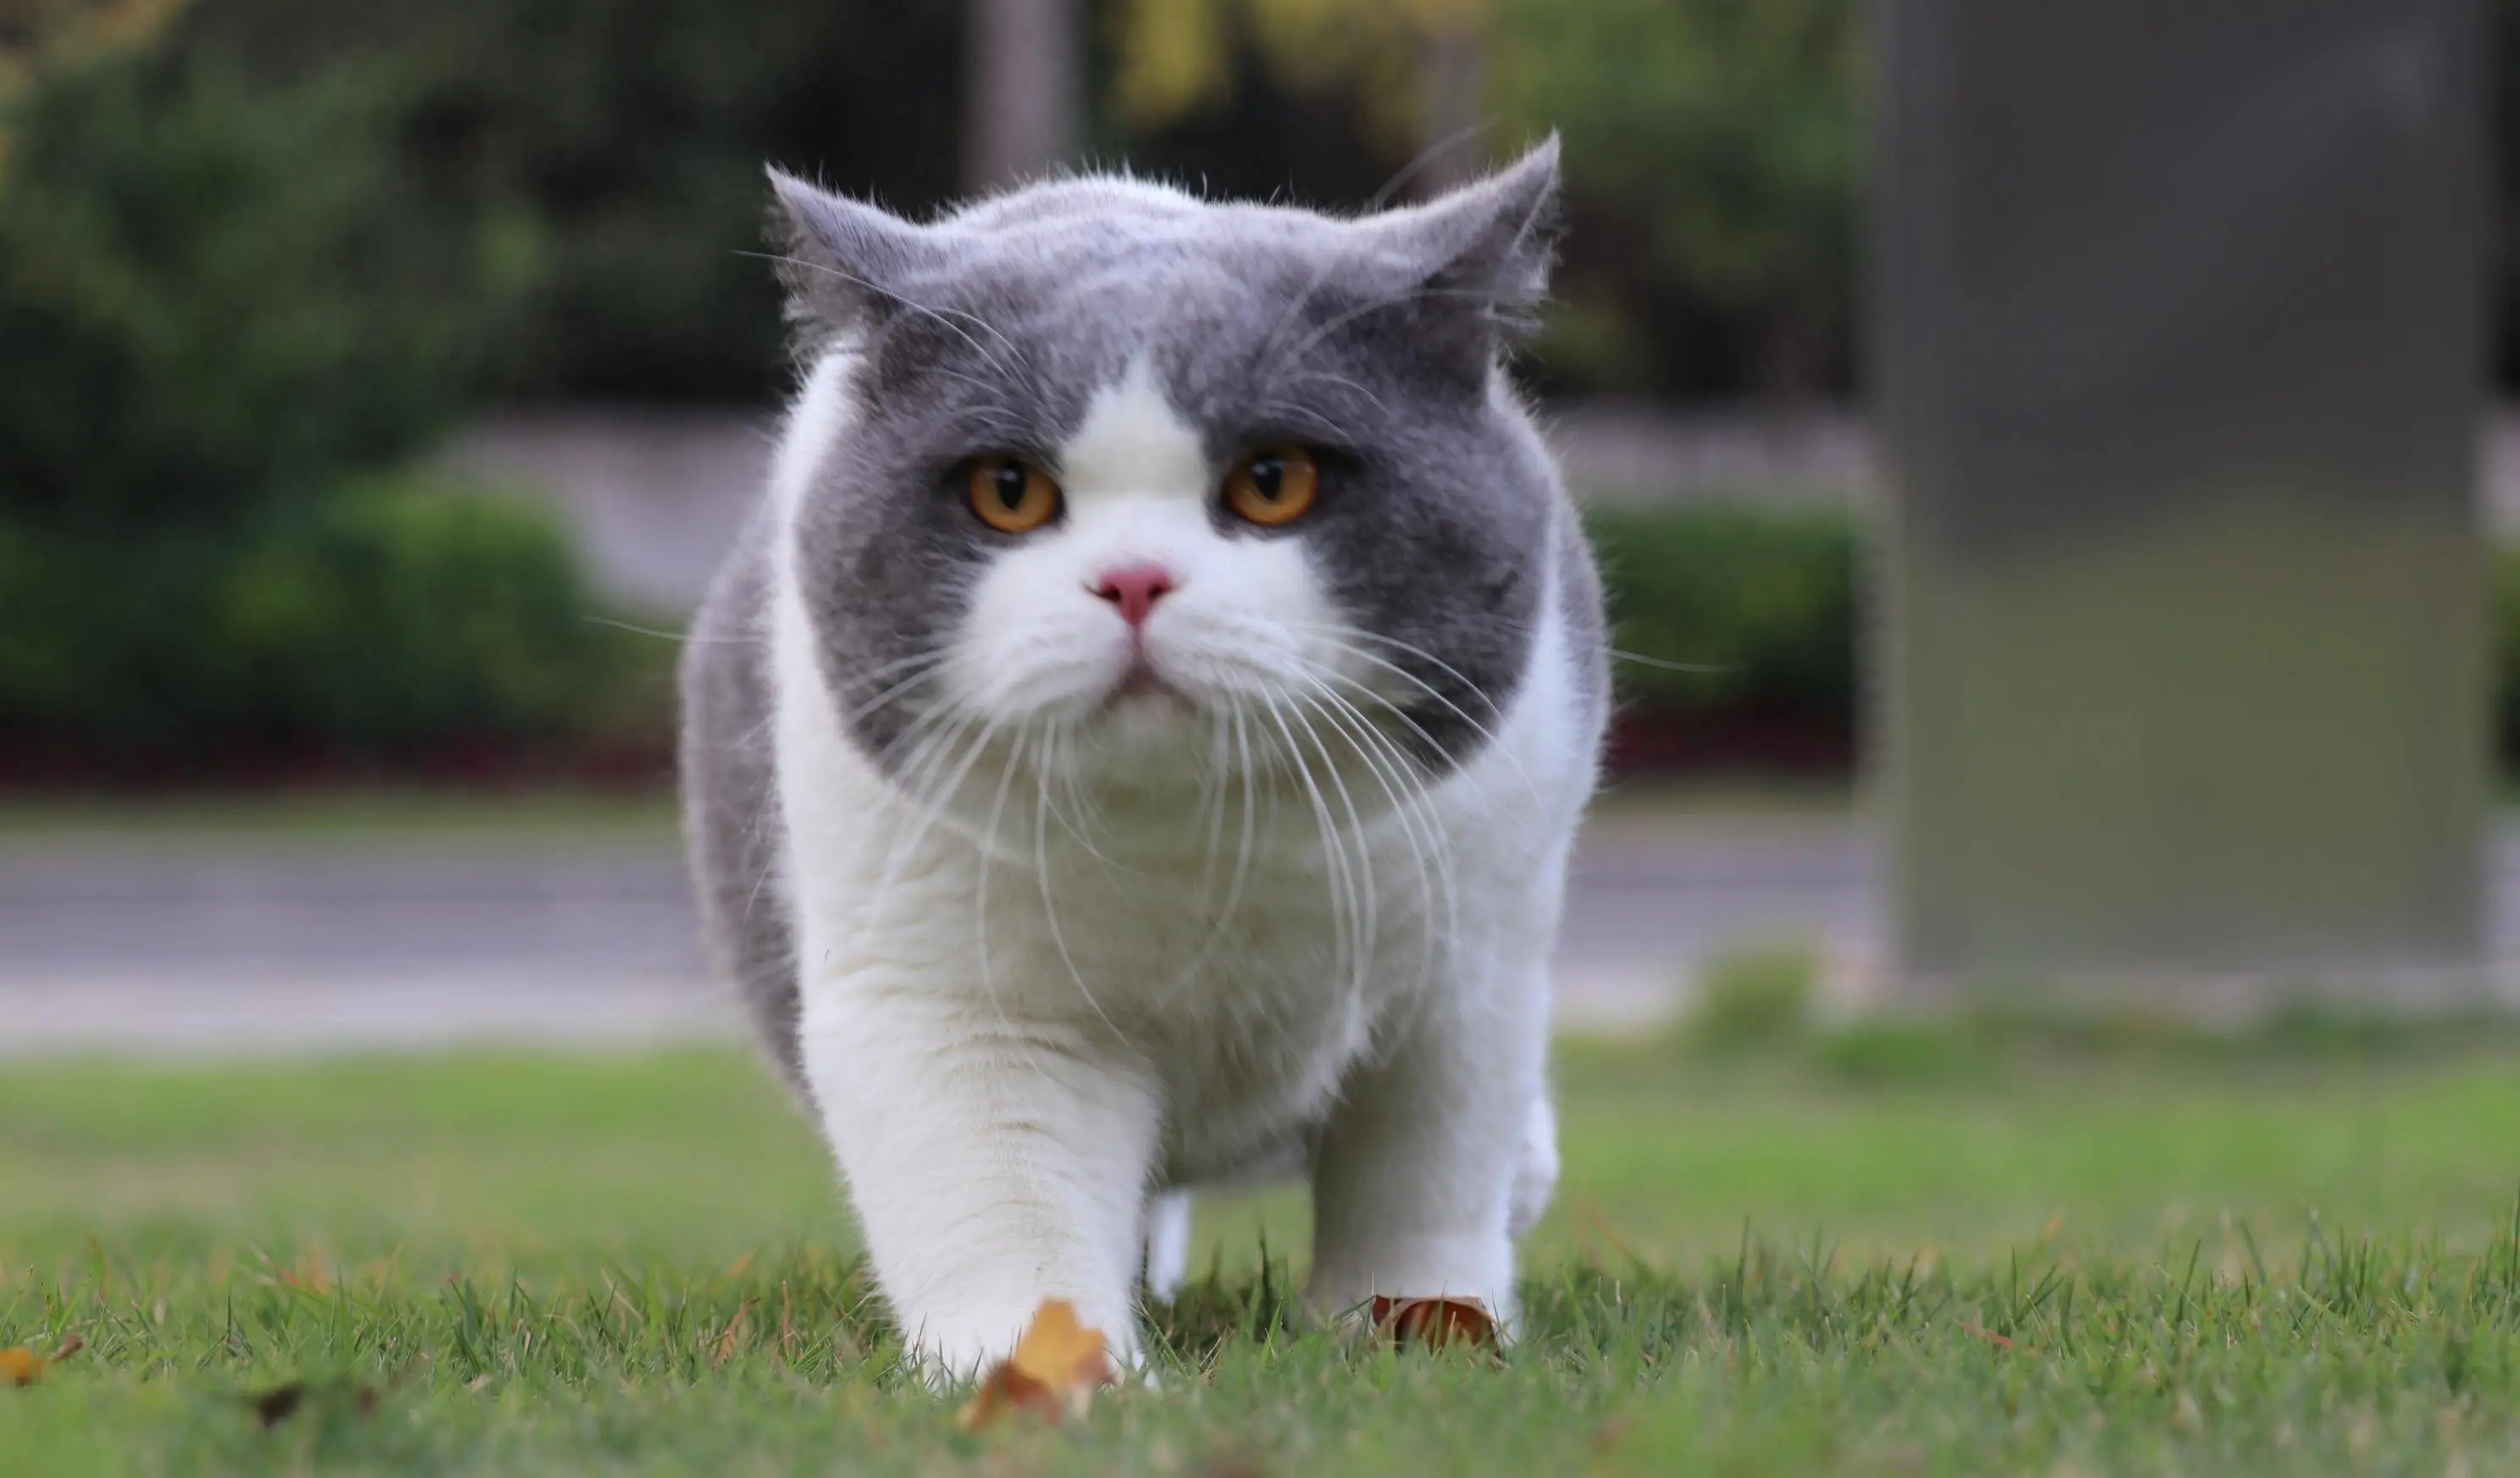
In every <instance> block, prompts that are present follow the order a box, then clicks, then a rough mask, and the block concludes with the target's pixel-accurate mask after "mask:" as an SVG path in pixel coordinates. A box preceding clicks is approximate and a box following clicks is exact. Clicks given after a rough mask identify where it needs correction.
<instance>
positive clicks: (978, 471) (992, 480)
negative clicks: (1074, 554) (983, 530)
mask: <svg viewBox="0 0 2520 1478" xmlns="http://www.w3.org/2000/svg"><path fill="white" fill-rule="evenodd" d="M969 496H970V499H971V512H973V513H975V514H977V515H980V521H981V522H982V523H985V524H987V525H988V526H989V527H991V528H994V529H996V530H997V531H998V532H999V533H1002V534H1028V533H1031V532H1032V531H1033V530H1034V529H1037V528H1039V527H1041V526H1042V525H1043V524H1045V523H1048V522H1049V521H1050V520H1051V519H1053V518H1056V517H1057V516H1058V484H1057V483H1056V482H1053V481H1051V480H1050V473H1048V472H1045V471H1043V470H1041V469H1040V468H1037V467H1035V466H1033V465H1032V464H1031V463H1029V462H1022V461H1018V460H1017V459H1015V458H1012V457H982V458H978V459H977V460H975V461H973V462H972V464H971V470H970V473H969Z"/></svg>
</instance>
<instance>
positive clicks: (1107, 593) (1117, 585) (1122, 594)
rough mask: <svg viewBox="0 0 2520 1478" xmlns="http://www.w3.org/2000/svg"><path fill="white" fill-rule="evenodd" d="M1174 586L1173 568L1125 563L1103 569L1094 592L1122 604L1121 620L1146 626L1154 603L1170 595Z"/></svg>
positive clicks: (1113, 603)
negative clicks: (1100, 579)
mask: <svg viewBox="0 0 2520 1478" xmlns="http://www.w3.org/2000/svg"><path fill="white" fill-rule="evenodd" d="M1172 588H1173V572H1172V571H1171V570H1168V569H1166V568H1164V567H1163V566H1162V565H1160V564H1124V565H1122V566H1121V567H1120V568H1118V569H1110V570H1104V571H1103V572H1102V583H1100V584H1098V585H1096V586H1095V587H1094V593H1095V594H1096V595H1098V596H1101V597H1102V599H1103V600H1105V601H1108V602H1110V603H1111V604H1112V605H1117V606H1118V607H1120V619H1121V620H1123V621H1126V622H1128V623H1129V624H1130V625H1132V626H1144V625H1146V624H1147V615H1148V612H1149V611H1152V610H1153V609H1154V608H1155V603H1156V602H1157V601H1159V600H1161V599H1163V598H1164V597H1165V596H1167V595H1170V594H1171V593H1172Z"/></svg>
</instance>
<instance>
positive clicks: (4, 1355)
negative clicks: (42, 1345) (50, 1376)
mask: <svg viewBox="0 0 2520 1478" xmlns="http://www.w3.org/2000/svg"><path fill="white" fill-rule="evenodd" d="M51 1364H52V1362H51V1361H49V1360H46V1359H45V1358H44V1357H42V1356H40V1355H38V1354H36V1353H35V1352H34V1351H32V1350H29V1349H27V1348H26V1347H25V1346H24V1345H12V1346H10V1347H9V1348H8V1349H6V1350H0V1380H5V1381H7V1382H8V1383H9V1384H11V1385H13V1386H31V1385H33V1384H34V1383H35V1382H36V1381H38V1380H41V1379H42V1378H43V1376H44V1368H45V1367H46V1366H50V1365H51Z"/></svg>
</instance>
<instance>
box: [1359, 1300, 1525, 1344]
mask: <svg viewBox="0 0 2520 1478" xmlns="http://www.w3.org/2000/svg"><path fill="white" fill-rule="evenodd" d="M1373 1328H1374V1332H1375V1333H1377V1334H1379V1335H1381V1336H1382V1337H1383V1338H1384V1339H1387V1340H1389V1341H1390V1342H1391V1343H1393V1344H1395V1345H1407V1344H1419V1345H1424V1346H1425V1347H1426V1348H1428V1349H1430V1350H1440V1349H1442V1348H1443V1347H1444V1346H1446V1345H1457V1344H1458V1345H1472V1346H1476V1347H1477V1348H1479V1349H1482V1350H1493V1349H1495V1348H1496V1347H1497V1326H1496V1320H1495V1319H1494V1318H1493V1317H1492V1316H1490V1315H1489V1313H1488V1308H1487V1305H1485V1304H1483V1303H1480V1302H1479V1301H1478V1300H1477V1299H1475V1298H1391V1297H1387V1296H1385V1295H1381V1294H1376V1295H1375V1296H1374V1300H1373Z"/></svg>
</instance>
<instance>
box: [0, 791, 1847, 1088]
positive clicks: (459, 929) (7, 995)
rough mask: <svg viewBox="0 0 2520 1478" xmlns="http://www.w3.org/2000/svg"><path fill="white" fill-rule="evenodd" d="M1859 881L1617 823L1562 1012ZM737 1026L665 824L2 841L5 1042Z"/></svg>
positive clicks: (626, 1031)
mask: <svg viewBox="0 0 2520 1478" xmlns="http://www.w3.org/2000/svg"><path fill="white" fill-rule="evenodd" d="M1872 876H1873V871H1872V861H1871V853H1870V849H1869V847H1868V844H1867V843H1866V841H1865V837H1864V832H1863V831H1862V830H1861V829H1860V828H1859V826H1858V825H1857V824H1855V823H1852V822H1850V821H1848V820H1846V819H1844V818H1838V817H1802V816H1792V817H1778V818H1774V819H1760V820H1736V819H1730V818H1728V819H1724V820H1720V821H1716V820H1690V821H1686V822H1678V823H1671V822H1651V823H1648V822H1646V821H1643V819H1640V818H1633V817H1629V818H1621V819H1619V820H1618V821H1617V822H1615V823H1613V824H1611V825H1609V826H1608V827H1605V828H1604V829H1600V830H1598V831H1597V832H1596V834H1594V835H1593V836H1592V837H1590V838H1589V839H1588V842H1587V845H1586V847H1585V849H1584V851H1583V853H1582V855H1581V857H1580V859H1579V862H1578V865H1577V869H1576V876H1575V884H1574V888H1573V891H1572V896H1571V898H1570V900H1569V907H1568V918H1567V925H1566V930H1565V936H1564V942H1563V947H1562V949H1561V951H1560V954H1559V961H1558V964H1559V1004H1560V1013H1561V1016H1562V1018H1563V1019H1564V1020H1565V1021H1566V1022H1568V1023H1569V1024H1575V1025H1584V1026H1594V1027H1617V1026H1622V1025H1637V1024H1643V1023H1646V1022H1651V1021H1654V1020H1657V1019H1660V1018H1662V1017H1664V1016H1666V1015H1668V1014H1669V1013H1670V1011H1671V1010H1673V1009H1674V1008H1675V1007H1676V1004H1677V1002H1678V1000H1679V997H1680V993H1681V991H1682V990H1683V988H1684V986H1685V982H1686V981H1687V980H1688V976H1689V975H1690V973H1691V971H1692V969H1693V967H1694V965H1695V964H1696V963H1698V962H1699V961H1701V960H1702V959H1704V958H1705V957H1706V956H1708V955H1709V954H1712V953H1716V952H1720V951H1723V950H1726V949H1730V948H1735V947H1739V946H1743V945H1747V944H1757V943H1772V942H1778V941H1798V942H1800V941H1808V942H1811V943H1814V944H1819V945H1823V946H1825V947H1826V948H1827V949H1828V950H1829V951H1830V953H1831V954H1832V955H1833V956H1836V957H1840V958H1856V959H1861V958H1865V957H1868V956H1869V954H1870V953H1871V948H1872V939H1873V927H1872V922H1871V919H1870V917H1869V910H1870V907H1871V900H1872V896H1873V892H1874V888H1873V883H1872ZM733 1029H734V1018H733V1016H732V1015H731V1013H730V1011H729V1010H728V1008H727V1006H726V1003H725V1002H724V1001H723V1000H722V999H721V998H720V997H719V995H718V993H717V992H716V991H715V990H714V989H713V988H712V987H711V986H710V985H709V984H708V983H707V982H706V980H705V979H704V977H703V974H702V970H701V966H700V961H699V953H698V949H697V942H696V939H695V924H694V921H693V917H692V905H691V896H690V891H689V889H688V887H687V886H686V884H685V882H684V879H683V874H682V866H681V860H680V858H679V856H678V855H677V853H676V852H675V849H674V846H673V843H672V841H671V839H670V838H669V837H666V836H662V835H658V836H653V837H649V836H638V837H631V838H613V839H599V840H592V841H577V842H566V841H555V840H551V839H547V838H530V839H527V840H523V841H501V840H498V839H495V838H489V839H472V840H469V841H468V840H461V839H454V838H445V837H429V838H422V839H416V840H409V841H380V840H378V839H374V838H360V837H356V836H351V837H344V838H340V839H332V838H310V837H302V836H279V837H256V836H242V837H240V836H234V835H189V834H179V835H172V836H162V837H161V836H155V835H151V836H105V835H100V836H96V837H92V838H91V837H77V838H65V837H62V836H59V835H55V836H50V837H34V836H29V837H24V838H12V839H6V840H0V1053H6V1052H55V1051H67V1050H77V1049H81V1048H99V1049H106V1048H111V1049H117V1050H118V1049H126V1048H138V1049H146V1050H163V1051H171V1052H185V1051H205V1052H217V1051H261V1050H273V1051H279V1050H286V1049H290V1048H294V1047H306V1046H317V1045H326V1046H418V1045H427V1044H430V1043H441V1042H446V1041H451V1040H472V1039H497V1040H545V1041H567V1042H574V1041H584V1042H590V1043H597V1042H606V1041H638V1040H653V1039H659V1038H670V1037H675V1036H684V1035H691V1034H695V1033H723V1032H727V1031H731V1030H733Z"/></svg>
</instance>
